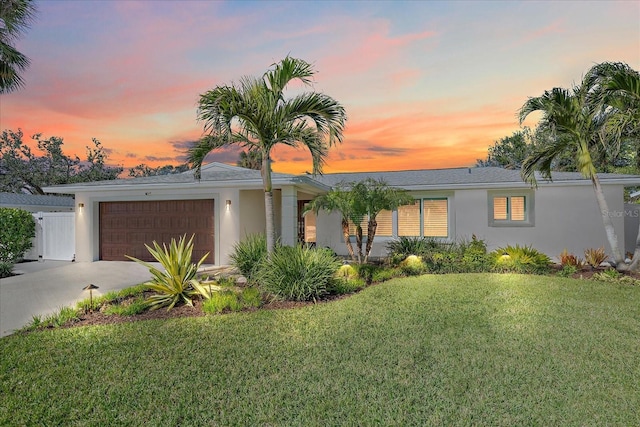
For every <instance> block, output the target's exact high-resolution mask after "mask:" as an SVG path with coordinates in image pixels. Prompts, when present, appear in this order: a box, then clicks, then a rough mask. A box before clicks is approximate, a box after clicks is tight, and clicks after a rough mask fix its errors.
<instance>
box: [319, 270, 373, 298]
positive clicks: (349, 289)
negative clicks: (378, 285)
mask: <svg viewBox="0 0 640 427" xmlns="http://www.w3.org/2000/svg"><path fill="white" fill-rule="evenodd" d="M359 265H365V264H359ZM363 271H366V269H364V270H363ZM366 285H367V283H366V281H365V280H364V279H362V278H361V277H360V276H359V275H358V270H357V269H356V268H354V267H353V266H352V265H349V264H344V265H342V266H341V267H340V268H338V271H337V272H336V274H335V277H334V278H333V280H331V282H330V283H329V287H328V289H327V291H328V293H330V294H336V295H344V294H350V293H353V292H356V291H357V290H359V289H362V288H364V287H365V286H366Z"/></svg>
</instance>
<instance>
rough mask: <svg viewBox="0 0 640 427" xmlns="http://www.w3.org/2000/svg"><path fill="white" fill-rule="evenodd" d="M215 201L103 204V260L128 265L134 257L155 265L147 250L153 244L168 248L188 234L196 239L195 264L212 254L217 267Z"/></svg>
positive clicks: (101, 207) (211, 258)
mask: <svg viewBox="0 0 640 427" xmlns="http://www.w3.org/2000/svg"><path fill="white" fill-rule="evenodd" d="M213 212H214V210H213V200H162V201H144V202H102V203H100V259H102V260H105V261H128V259H127V258H126V257H125V255H130V256H133V257H136V258H139V259H141V260H144V261H155V260H154V259H153V258H152V257H151V255H150V254H149V251H147V249H146V248H145V246H144V244H145V243H146V244H147V245H149V246H152V242H153V241H154V240H155V241H156V242H158V243H160V244H162V243H166V244H167V246H168V245H169V243H170V242H171V238H175V239H176V240H177V239H178V238H180V236H182V235H184V234H186V235H187V239H188V238H190V237H191V235H192V234H195V237H194V239H193V241H194V248H193V261H194V262H197V261H199V260H200V258H201V257H202V256H203V255H204V254H206V253H207V252H209V256H208V257H207V259H206V261H205V262H207V263H210V264H213V263H214V261H213V260H214V257H213V248H214V239H213V235H214V227H213Z"/></svg>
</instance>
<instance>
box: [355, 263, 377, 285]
mask: <svg viewBox="0 0 640 427" xmlns="http://www.w3.org/2000/svg"><path fill="white" fill-rule="evenodd" d="M353 268H355V270H356V272H357V274H358V277H360V278H361V279H362V280H364V281H365V283H366V284H367V285H370V284H371V283H372V282H375V281H376V280H375V279H374V277H375V275H376V274H377V273H378V272H379V271H382V270H384V268H383V267H382V266H380V265H375V264H356V265H354V266H353Z"/></svg>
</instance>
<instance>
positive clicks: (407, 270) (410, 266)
mask: <svg viewBox="0 0 640 427" xmlns="http://www.w3.org/2000/svg"><path fill="white" fill-rule="evenodd" d="M400 269H401V270H402V272H403V273H404V274H406V275H407V276H417V275H419V274H422V273H424V272H425V271H426V270H427V268H426V266H425V265H424V262H422V258H421V257H419V256H416V255H409V256H408V257H407V258H406V259H405V260H404V261H402V262H401V263H400Z"/></svg>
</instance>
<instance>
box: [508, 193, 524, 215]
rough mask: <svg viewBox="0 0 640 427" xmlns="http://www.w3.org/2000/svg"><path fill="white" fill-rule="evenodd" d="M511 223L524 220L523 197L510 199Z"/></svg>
mask: <svg viewBox="0 0 640 427" xmlns="http://www.w3.org/2000/svg"><path fill="white" fill-rule="evenodd" d="M510 201H511V221H524V220H525V201H524V196H517V197H511V200H510Z"/></svg>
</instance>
